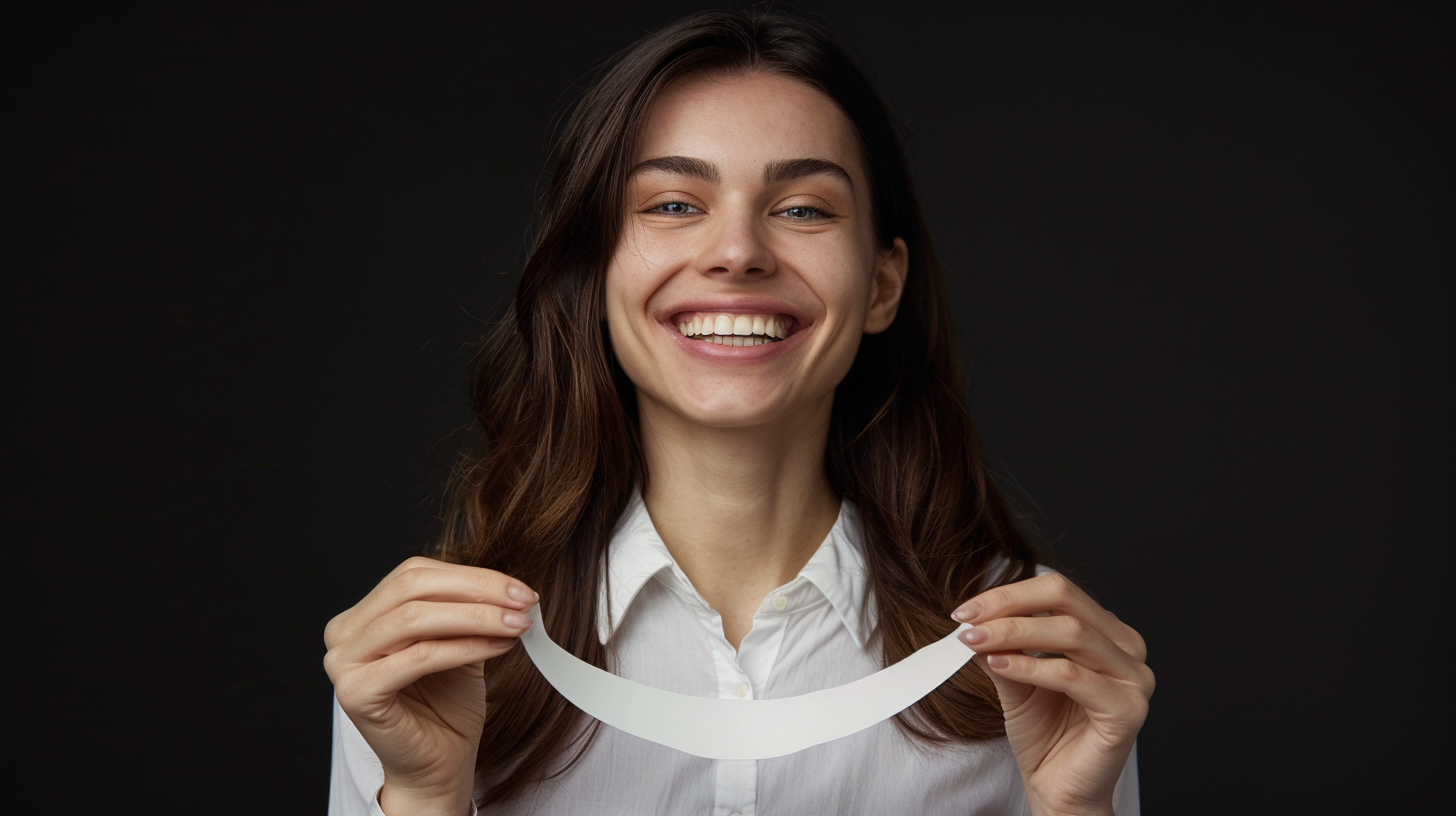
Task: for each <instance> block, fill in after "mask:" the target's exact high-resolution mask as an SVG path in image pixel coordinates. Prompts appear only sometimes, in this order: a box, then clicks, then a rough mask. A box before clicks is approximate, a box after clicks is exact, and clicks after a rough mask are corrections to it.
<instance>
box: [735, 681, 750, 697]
mask: <svg viewBox="0 0 1456 816" xmlns="http://www.w3.org/2000/svg"><path fill="white" fill-rule="evenodd" d="M733 693H734V694H736V695H738V696H739V697H744V696H747V694H748V686H746V685H744V684H742V683H739V684H738V688H736V689H733Z"/></svg>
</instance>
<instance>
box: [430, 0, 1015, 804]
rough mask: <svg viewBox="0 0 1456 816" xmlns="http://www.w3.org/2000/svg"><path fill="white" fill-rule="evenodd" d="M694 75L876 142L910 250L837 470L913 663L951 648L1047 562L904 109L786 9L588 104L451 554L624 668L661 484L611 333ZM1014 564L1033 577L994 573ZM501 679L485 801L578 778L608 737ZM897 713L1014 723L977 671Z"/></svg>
mask: <svg viewBox="0 0 1456 816" xmlns="http://www.w3.org/2000/svg"><path fill="white" fill-rule="evenodd" d="M689 70H713V71H727V72H746V71H766V72H773V73H777V74H781V75H785V76H789V77H793V78H796V79H798V80H800V81H803V82H807V83H809V84H810V85H812V86H814V87H816V88H817V89H819V90H820V91H822V92H823V93H824V94H825V95H827V96H828V97H829V98H831V99H833V100H834V101H835V102H836V103H838V105H839V107H840V108H841V109H842V110H843V111H844V113H845V114H846V116H847V117H848V119H849V121H850V122H851V123H853V125H854V126H855V128H856V130H857V131H858V135H859V139H860V146H861V148H862V151H863V156H864V159H865V163H866V166H867V169H868V171H869V176H870V186H871V197H872V201H873V210H874V225H875V233H876V238H877V240H878V242H879V244H880V245H881V246H882V247H887V246H889V244H890V243H891V242H892V241H893V239H894V238H895V237H897V236H898V237H901V238H903V239H904V240H905V242H906V244H907V245H908V246H909V250H910V252H909V257H910V271H909V275H908V278H907V280H906V283H905V291H904V295H903V300H902V302H901V305H900V309H899V313H898V315H897V317H896V319H895V321H894V322H893V324H892V325H891V326H890V327H889V329H888V330H886V331H884V332H882V333H880V334H876V335H866V336H865V337H864V338H863V340H862V342H861V345H860V349H859V353H858V357H857V358H856V360H855V362H854V365H853V366H852V367H851V369H850V371H849V373H848V375H846V378H845V380H844V382H843V383H841V386H840V387H839V388H838V389H837V391H836V397H835V401H834V407H833V417H832V420H831V426H830V431H829V443H828V451H827V454H826V461H825V466H826V468H827V470H828V473H829V478H830V482H831V484H832V485H833V486H834V489H835V490H836V491H837V492H838V493H839V494H840V495H841V496H842V497H843V498H846V499H849V500H850V501H853V502H855V503H856V504H857V505H858V507H859V510H860V518H861V519H862V521H863V526H864V541H865V546H866V550H867V559H868V566H869V582H870V586H871V588H872V591H873V592H874V595H875V597H876V598H878V599H881V602H880V603H878V604H877V606H878V611H879V618H878V620H879V627H878V631H879V633H880V636H881V637H880V640H879V642H880V643H881V644H882V648H883V661H884V664H885V665H889V664H892V663H894V662H896V661H898V660H900V659H901V658H904V657H905V656H907V655H909V654H910V653H911V652H914V651H915V650H916V649H919V648H920V647H922V646H925V645H926V644H928V643H930V642H932V641H934V640H936V639H938V638H941V637H944V636H945V635H946V634H947V633H948V632H949V631H950V630H951V629H952V628H954V623H953V622H952V621H951V619H950V618H949V614H950V612H951V610H952V609H954V608H955V607H956V606H957V605H958V604H960V603H961V602H963V601H965V600H966V599H967V598H969V597H970V596H971V595H972V594H974V591H975V590H976V589H977V588H978V587H979V588H984V587H985V586H987V585H988V584H991V583H1007V582H1010V581H1014V580H1020V579H1022V578H1024V577H1028V576H1030V575H1031V574H1032V571H1033V569H1034V567H1035V565H1036V562H1037V557H1038V556H1037V552H1036V549H1035V547H1033V546H1032V545H1031V543H1030V542H1029V541H1028V540H1027V538H1026V536H1025V535H1024V534H1023V533H1022V532H1021V531H1020V530H1019V529H1018V527H1017V524H1016V519H1015V517H1014V515H1013V512H1012V510H1011V507H1010V505H1009V504H1008V502H1007V500H1006V499H1005V497H1004V496H1003V494H1002V492H1001V491H1000V489H999V488H998V487H997V485H996V482H995V481H994V479H993V478H992V476H991V474H990V473H989V471H988V470H987V468H986V465H985V463H984V461H983V459H984V457H983V454H982V449H981V444H980V442H979V441H978V439H977V435H976V431H975V427H974V425H973V424H972V422H971V417H970V415H969V413H968V412H967V410H966V403H965V398H964V395H963V384H962V374H961V369H960V364H959V361H958V360H957V355H956V346H955V334H954V332H953V330H952V327H951V319H950V313H949V309H948V304H947V297H946V294H945V291H944V282H943V280H942V273H941V268H940V264H939V262H938V261H937V259H936V255H935V250H934V248H933V247H932V245H931V242H930V236H929V235H928V234H927V232H926V227H925V223H924V219H923V218H922V216H921V212H920V207H919V204H918V203H917V201H916V197H915V193H914V189H913V187H912V184H911V181H910V176H909V172H908V170H907V167H906V163H905V158H904V155H903V153H902V151H901V147H900V140H899V137H898V135H897V134H896V132H895V129H894V127H893V126H892V124H891V120H890V118H889V116H888V114H887V112H886V108H885V106H884V104H883V102H882V101H881V100H880V98H879V96H878V95H877V94H876V92H875V90H874V88H873V87H872V86H871V85H870V83H869V81H868V79H867V78H866V77H865V75H864V74H863V72H861V71H860V70H859V68H858V67H857V66H856V65H855V64H854V63H853V61H852V60H851V59H850V58H849V56H848V55H847V54H846V53H845V52H844V51H843V50H841V49H840V48H839V47H838V46H836V45H835V44H834V42H833V41H832V40H831V39H830V38H829V37H828V36H827V35H826V34H824V33H823V32H822V31H820V30H819V29H818V28H816V27H815V26H814V25H812V24H811V23H809V22H808V21H806V20H803V19H800V18H797V17H793V16H789V15H786V14H784V13H781V12H774V11H762V10H755V11H737V12H707V13H701V14H694V15H692V16H689V17H686V18H683V19H681V20H679V21H677V22H675V23H673V24H671V25H669V26H667V27H666V28H663V29H662V30H660V31H657V32H656V33H653V34H650V35H648V36H646V37H644V38H643V39H642V40H640V41H638V42H637V43H636V44H634V45H633V46H631V47H630V48H628V49H627V50H626V51H623V52H622V53H621V54H619V55H618V56H617V57H616V58H615V59H614V60H613V61H612V62H611V63H610V64H609V65H608V67H607V68H605V69H604V71H603V73H602V74H601V76H600V77H599V78H598V79H597V81H596V82H595V84H594V85H592V87H591V88H590V89H589V90H588V91H587V92H586V94H585V96H584V97H583V98H582V99H581V101H580V102H579V103H578V104H577V106H576V108H575V110H574V112H573V114H572V116H571V118H570V120H569V121H568V123H567V125H566V128H565V130H564V132H563V134H562V136H561V139H560V143H559V147H558V154H557V159H556V164H555V167H554V170H553V172H552V175H551V180H550V185H549V187H548V189H547V191H546V194H545V196H544V197H543V199H542V204H543V209H542V212H541V215H540V218H539V224H538V228H537V234H536V236H535V239H534V241H533V243H532V248H531V252H530V255H529V256H528V258H527V260H526V264H525V269H524V270H523V272H522V274H521V280H520V284H519V287H518V289H517V292H516V296H515V300H514V302H513V303H512V305H511V307H510V310H509V312H508V313H507V315H506V316H505V318H504V319H503V320H501V321H500V322H498V323H495V324H494V325H492V326H490V327H489V329H488V330H487V333H486V336H485V339H484V342H483V344H482V348H481V350H480V354H479V358H478V364H477V368H476V372H475V376H474V381H473V388H472V397H473V404H474V408H475V415H476V418H477V420H478V423H479V432H480V436H481V448H480V450H479V452H478V454H476V455H472V456H469V457H467V458H466V459H465V460H464V461H463V462H462V463H461V465H460V466H459V467H458V468H457V471H456V474H455V477H454V485H455V488H454V490H453V503H452V504H451V505H450V507H449V509H448V511H447V513H446V518H445V522H446V524H445V529H444V532H443V535H442V537H441V539H440V540H439V541H438V543H437V544H436V546H435V547H434V549H433V555H435V556H436V557H438V558H441V559H444V560H447V561H453V562H457V563H463V564H471V565H475V566H483V567H490V568H492V569H496V570H499V571H501V572H504V573H507V574H509V575H513V576H516V577H518V578H520V579H521V580H523V581H525V582H526V583H527V584H528V585H530V586H531V587H532V588H534V589H535V590H537V591H538V592H539V593H541V596H542V611H543V612H544V613H546V614H547V615H548V616H549V617H548V618H547V620H546V624H547V628H548V629H549V631H550V632H551V634H552V637H553V638H554V639H555V640H556V641H557V642H558V643H559V644H561V646H562V647H564V648H565V649H567V650H568V651H570V652H572V653H573V654H575V655H576V656H577V657H579V658H581V659H582V660H585V661H587V662H589V663H592V664H594V665H596V666H599V667H603V668H606V667H607V664H606V658H607V653H606V649H605V647H603V646H602V644H601V643H600V642H599V641H598V638H597V634H596V633H597V625H596V614H597V603H596V592H597V588H598V583H599V582H600V581H601V580H603V579H604V578H605V575H606V572H605V570H606V557H607V544H608V541H609V540H610V537H611V532H612V529H613V527H614V525H615V523H616V521H617V519H618V517H619V516H620V514H621V513H622V511H623V510H624V508H625V507H626V505H627V502H628V501H629V499H630V498H631V495H632V491H633V489H634V488H636V487H642V486H645V484H646V479H647V475H648V474H647V473H646V469H645V466H644V464H643V457H642V454H641V441H640V438H639V428H638V426H637V410H636V396H635V390H634V388H633V385H632V383H631V381H630V380H628V379H627V377H626V376H625V375H624V374H623V372H622V370H621V368H620V367H619V366H618V365H617V362H616V360H615V359H614V357H613V355H612V353H611V351H610V346H609V343H608V340H607V328H606V318H605V314H604V307H603V296H602V295H603V279H604V277H605V273H606V269H607V264H608V261H609V259H610V258H611V255H612V252H613V251H614V249H615V247H616V243H617V237H618V231H619V229H620V226H621V209H622V200H623V195H624V192H625V182H626V175H627V171H628V170H629V169H630V167H631V163H632V161H633V158H634V156H633V153H634V150H635V147H636V144H637V137H638V134H639V132H640V130H641V128H642V126H643V122H644V121H645V119H646V116H647V113H648V110H649V108H650V106H651V105H652V103H653V101H654V99H655V98H656V97H657V95H658V93H659V92H660V91H661V90H662V89H663V88H664V87H665V86H666V85H668V84H669V83H670V82H672V81H673V80H674V79H675V78H677V77H679V76H682V75H683V74H684V73H685V72H687V71H689ZM1007 560H1009V562H1010V564H1011V565H1013V567H1014V568H1012V569H1010V570H1008V571H1006V572H1005V573H1004V574H1003V573H1002V572H1001V571H999V570H997V571H996V574H992V568H993V567H994V566H995V564H996V563H998V562H1000V563H1006V561H1007ZM486 686H487V696H488V699H489V701H490V705H489V714H488V716H487V719H486V723H485V732H484V734H483V735H482V737H481V744H480V752H479V754H478V769H479V771H480V773H481V774H482V778H483V779H484V780H485V781H486V785H487V787H486V790H485V795H484V800H483V803H491V802H498V801H503V800H505V799H509V798H511V797H512V796H514V795H516V794H518V793H520V792H521V791H522V790H523V789H524V788H525V787H526V786H528V785H530V784H532V783H533V782H535V781H539V780H541V779H543V778H548V777H549V776H552V775H555V774H557V773H560V772H561V771H563V770H564V769H565V768H567V767H569V766H570V764H571V763H572V762H574V761H575V759H576V758H578V757H579V756H580V755H581V752H582V751H584V750H585V749H586V747H587V746H588V745H589V744H590V742H591V740H592V739H593V738H594V736H595V734H596V727H597V725H598V724H597V723H595V722H594V721H593V722H590V723H583V722H582V721H581V718H582V715H581V712H579V711H578V710H576V709H575V708H574V707H572V706H571V705H570V704H569V703H567V702H566V701H565V699H564V698H562V697H561V696H560V695H559V694H557V693H556V691H555V690H554V689H552V688H551V686H550V685H548V684H547V683H546V681H545V680H544V679H543V678H542V677H541V675H540V673H539V672H537V671H536V670H535V668H534V666H532V665H531V663H530V661H529V660H528V659H527V657H526V655H525V654H524V650H521V649H515V650H512V651H511V652H508V653H507V654H506V655H504V656H502V657H500V658H498V659H496V660H491V661H487V662H486ZM895 721H896V724H897V725H898V726H899V727H900V728H901V729H902V730H903V731H904V732H905V733H907V734H908V735H910V736H912V737H913V738H914V739H916V740H919V741H922V742H923V743H928V744H944V743H948V742H954V741H971V740H984V739H988V738H992V737H997V736H1000V735H1001V734H1003V733H1004V722H1003V719H1002V715H1001V709H1000V705H999V703H998V701H997V696H996V691H995V687H994V686H993V685H992V684H991V682H990V680H989V679H988V678H987V677H986V676H985V675H984V674H983V673H982V672H981V671H980V670H979V669H978V668H977V667H976V666H975V665H974V664H973V663H968V664H966V668H964V669H963V670H962V671H960V672H959V673H958V674H956V675H955V676H954V677H952V678H951V679H950V680H948V681H946V683H945V684H943V685H942V686H941V687H940V688H939V689H937V690H936V691H934V692H933V693H931V694H930V695H928V696H927V697H925V698H924V699H923V700H921V701H920V702H919V703H918V704H916V705H915V706H914V707H912V708H911V709H908V710H907V711H905V712H902V713H901V714H899V715H896V718H895ZM573 749H574V750H573Z"/></svg>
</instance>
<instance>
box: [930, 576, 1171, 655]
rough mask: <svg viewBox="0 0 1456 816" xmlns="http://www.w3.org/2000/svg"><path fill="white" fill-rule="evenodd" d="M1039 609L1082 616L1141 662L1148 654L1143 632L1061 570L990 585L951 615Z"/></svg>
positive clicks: (1022, 613)
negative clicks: (1125, 621) (1105, 605)
mask: <svg viewBox="0 0 1456 816" xmlns="http://www.w3.org/2000/svg"><path fill="white" fill-rule="evenodd" d="M1037 612H1051V613H1053V614H1054V615H1070V616H1072V617H1075V618H1078V619H1080V620H1081V621H1083V622H1084V623H1087V624H1089V625H1091V626H1092V627H1093V628H1095V629H1096V630H1097V631H1099V632H1101V633H1102V634H1103V635H1105V636H1106V637H1107V639H1108V640H1110V641H1112V642H1113V643H1115V644H1117V646H1118V648H1120V649H1122V650H1123V651H1124V652H1127V653H1128V654H1130V655H1132V656H1133V658H1134V659H1136V660H1138V661H1139V662H1144V661H1146V660H1147V658H1148V650H1147V644H1145V643H1144V642H1143V639H1142V636H1141V635H1139V634H1138V633H1137V632H1136V631H1135V630H1134V629H1133V628H1132V627H1131V626H1128V625H1127V624H1125V623H1123V622H1122V621H1120V620H1118V619H1117V616H1116V615H1114V614H1112V613H1111V612H1108V611H1107V610H1106V609H1103V608H1102V607H1101V606H1100V605H1099V604H1098V603H1097V602H1096V601H1094V600H1092V598H1091V596H1089V595H1088V594H1087V593H1086V592H1083V591H1082V588H1081V587H1079V586H1077V585H1076V584H1074V583H1072V581H1071V579H1069V578H1067V577H1066V576H1064V575H1061V574H1059V573H1052V574H1050V575H1040V576H1037V577H1036V578H1029V579H1027V580H1025V581H1018V582H1016V583H1014V584H1006V585H1004V586H999V587H995V588H993V589H988V590H986V591H985V592H982V593H981V594H980V595H977V596H976V597H974V598H972V599H971V600H969V601H967V602H965V603H964V604H961V605H960V607H959V608H957V609H956V611H955V612H953V613H952V614H951V617H952V618H954V619H955V620H958V621H960V622H962V623H972V624H979V623H981V622H982V621H986V620H990V619H992V618H1005V617H1026V616H1029V615H1032V614H1034V613H1037Z"/></svg>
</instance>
